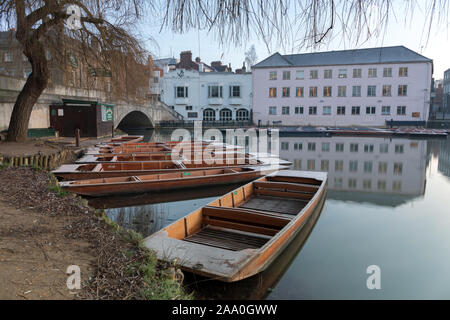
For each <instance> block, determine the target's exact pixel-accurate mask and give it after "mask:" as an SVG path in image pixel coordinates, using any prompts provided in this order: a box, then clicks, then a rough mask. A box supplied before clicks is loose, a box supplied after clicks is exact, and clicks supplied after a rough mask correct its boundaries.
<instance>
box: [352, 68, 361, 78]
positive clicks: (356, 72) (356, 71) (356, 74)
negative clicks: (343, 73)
mask: <svg viewBox="0 0 450 320" xmlns="http://www.w3.org/2000/svg"><path fill="white" fill-rule="evenodd" d="M361 74H362V72H361V69H353V78H361Z"/></svg>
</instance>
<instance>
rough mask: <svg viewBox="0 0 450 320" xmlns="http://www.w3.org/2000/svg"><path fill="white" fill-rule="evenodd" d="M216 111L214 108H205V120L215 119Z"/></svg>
mask: <svg viewBox="0 0 450 320" xmlns="http://www.w3.org/2000/svg"><path fill="white" fill-rule="evenodd" d="M215 120H216V112H215V111H214V110H213V109H205V110H203V121H215Z"/></svg>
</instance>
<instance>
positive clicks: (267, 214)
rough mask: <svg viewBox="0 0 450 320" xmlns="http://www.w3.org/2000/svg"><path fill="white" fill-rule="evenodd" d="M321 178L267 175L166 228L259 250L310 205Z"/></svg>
mask: <svg viewBox="0 0 450 320" xmlns="http://www.w3.org/2000/svg"><path fill="white" fill-rule="evenodd" d="M321 184H322V181H321V180H317V179H313V178H300V177H286V176H267V177H264V178H261V179H258V180H257V181H254V182H252V183H250V184H247V185H245V186H243V187H241V188H239V189H236V190H235V191H233V192H231V193H228V194H227V195H225V196H224V197H222V198H220V199H217V200H215V201H213V202H211V203H209V204H208V205H207V206H205V207H203V208H200V209H198V210H196V211H194V212H193V213H191V214H189V215H188V216H186V217H185V218H183V219H180V220H178V221H177V222H175V223H174V224H171V225H169V226H168V227H166V228H165V229H164V230H165V231H167V233H168V236H169V237H170V238H175V239H179V240H182V241H187V242H193V243H198V244H202V245H207V246H212V247H217V248H222V249H227V250H231V251H239V250H243V249H257V248H260V247H262V246H263V245H264V244H265V243H266V242H267V241H269V240H270V239H271V238H272V237H274V236H275V235H276V234H277V233H278V232H279V231H280V230H281V229H282V228H283V227H284V226H286V225H287V224H288V223H289V222H290V221H291V220H292V219H293V218H294V217H296V216H297V215H298V214H299V213H300V212H301V210H302V209H303V208H304V207H305V206H306V205H307V204H308V202H309V201H310V200H311V199H312V198H313V197H314V195H315V194H316V192H317V191H318V190H319V187H320V185H321Z"/></svg>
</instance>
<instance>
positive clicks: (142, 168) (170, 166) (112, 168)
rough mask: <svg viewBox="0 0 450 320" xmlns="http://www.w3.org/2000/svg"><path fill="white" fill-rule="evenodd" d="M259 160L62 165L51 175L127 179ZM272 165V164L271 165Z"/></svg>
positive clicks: (70, 177) (243, 163)
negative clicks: (128, 177)
mask: <svg viewBox="0 0 450 320" xmlns="http://www.w3.org/2000/svg"><path fill="white" fill-rule="evenodd" d="M268 164H269V163H265V162H262V161H259V160H253V159H234V160H233V161H224V163H207V162H205V161H203V162H201V163H195V162H187V161H146V162H112V163H97V164H95V163H92V164H64V165H62V166H60V167H59V168H58V169H56V170H53V171H52V173H53V174H54V175H55V176H56V177H59V178H62V179H65V180H80V179H93V178H110V177H127V176H138V175H145V174H153V173H168V172H178V171H183V170H186V169H189V170H204V169H209V168H216V169H219V168H222V169H223V168H239V167H249V166H255V165H268ZM272 164H273V163H272Z"/></svg>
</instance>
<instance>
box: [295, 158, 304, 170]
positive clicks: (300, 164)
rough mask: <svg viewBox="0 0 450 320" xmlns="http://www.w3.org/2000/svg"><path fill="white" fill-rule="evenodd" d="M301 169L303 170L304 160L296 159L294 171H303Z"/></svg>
mask: <svg viewBox="0 0 450 320" xmlns="http://www.w3.org/2000/svg"><path fill="white" fill-rule="evenodd" d="M301 169H302V159H295V160H294V170H301Z"/></svg>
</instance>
